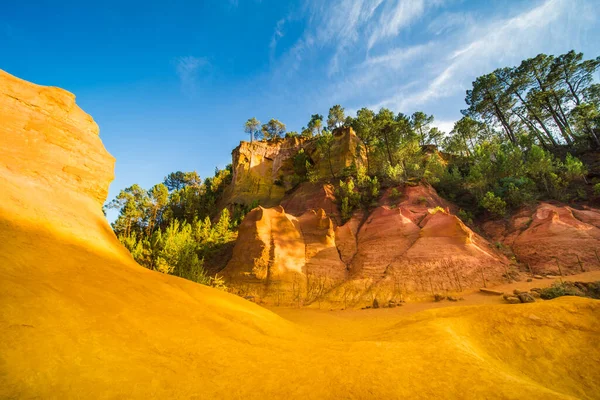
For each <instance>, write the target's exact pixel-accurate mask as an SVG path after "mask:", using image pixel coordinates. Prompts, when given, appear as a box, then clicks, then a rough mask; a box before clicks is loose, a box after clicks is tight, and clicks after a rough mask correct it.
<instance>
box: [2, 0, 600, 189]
mask: <svg viewBox="0 0 600 400" xmlns="http://www.w3.org/2000/svg"><path fill="white" fill-rule="evenodd" d="M93 3H95V4H93ZM598 13H599V12H598V7H597V3H596V1H594V0H536V1H520V0H506V1H500V0H496V1H493V0H491V1H467V0H463V1H461V0H347V1H339V0H327V1H326V0H322V1H316V0H305V1H293V2H284V1H281V0H221V1H217V0H214V1H210V0H206V1H177V0H173V1H169V2H153V1H148V0H146V1H139V2H134V1H126V0H121V1H102V2H82V1H29V2H20V1H5V2H4V4H3V5H2V7H1V11H0V68H1V69H4V70H6V71H8V72H9V73H12V74H14V75H17V76H19V77H21V78H24V79H27V80H30V81H33V82H36V83H39V84H44V85H52V86H59V87H63V88H65V89H67V90H69V91H71V92H73V93H75V94H76V96H77V102H78V104H79V105H80V106H81V107H82V108H83V109H84V110H85V111H87V112H88V113H90V114H91V115H92V116H93V117H94V119H95V120H96V121H97V122H98V124H99V125H100V136H101V138H102V140H103V142H104V144H105V146H106V147H107V149H108V150H109V151H110V152H111V153H112V154H113V155H114V156H115V157H116V159H117V164H116V178H115V181H114V182H113V184H112V185H111V192H110V198H112V197H114V196H115V195H116V194H117V193H118V191H119V190H120V189H123V188H125V187H127V186H129V185H131V184H133V183H139V184H141V185H142V186H144V187H147V188H148V187H150V186H152V185H153V184H155V183H158V182H160V181H161V180H162V179H163V177H164V176H165V175H166V174H168V173H169V172H171V171H176V170H184V171H186V170H197V171H198V172H199V173H200V175H201V176H202V177H207V176H210V175H212V174H213V172H214V168H215V166H218V167H224V166H225V165H226V164H228V163H229V162H230V152H231V150H232V149H233V148H234V147H235V146H237V144H238V143H239V141H240V140H243V139H245V135H244V133H243V128H242V126H243V123H244V122H245V121H246V119H248V118H250V117H253V116H255V117H257V118H258V119H260V120H261V121H263V122H266V121H267V120H268V119H269V118H272V117H274V118H278V119H280V120H281V121H283V122H284V123H286V124H287V127H288V130H300V129H301V127H302V126H303V125H305V124H306V123H307V121H308V119H309V117H310V115H311V114H313V113H317V112H318V113H320V114H326V113H327V111H328V109H329V107H330V106H331V105H333V104H337V103H339V104H341V105H342V106H344V107H346V109H347V110H350V111H352V110H356V109H358V108H360V107H363V106H368V107H372V108H373V109H375V110H377V109H379V108H380V107H388V108H391V109H392V110H394V111H402V112H404V113H412V112H413V111H415V110H423V111H425V112H427V113H430V114H434V115H435V117H436V122H437V124H438V125H439V126H440V127H441V128H442V129H443V130H446V131H447V130H449V129H450V128H451V126H452V122H453V121H455V120H456V119H457V118H459V117H460V109H461V108H464V92H465V90H466V89H467V88H469V86H470V83H471V82H472V81H473V80H474V78H475V77H476V76H478V75H481V74H483V73H487V72H491V71H492V70H493V69H495V68H496V67H501V66H509V65H513V64H516V63H518V62H519V61H520V60H522V59H523V58H527V57H531V56H535V55H536V54H538V53H540V52H545V53H549V54H559V53H561V52H565V51H568V50H570V49H572V48H573V49H576V50H578V51H583V52H584V54H585V55H586V57H587V58H591V57H595V56H598V55H600V40H599V35H600V22H599V20H598V17H599V14H598Z"/></svg>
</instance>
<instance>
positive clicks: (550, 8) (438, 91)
mask: <svg viewBox="0 0 600 400" xmlns="http://www.w3.org/2000/svg"><path fill="white" fill-rule="evenodd" d="M575 3H576V1H569V0H546V1H545V2H543V3H541V4H540V5H538V6H537V7H534V8H531V9H529V10H526V11H524V12H522V13H521V14H518V15H516V16H514V17H512V18H508V19H497V20H492V21H488V22H485V21H478V22H477V24H473V25H471V26H467V27H465V29H464V32H463V34H462V35H460V36H459V37H458V38H456V39H455V42H456V43H457V44H456V45H455V47H452V46H450V49H449V50H446V52H445V54H444V55H443V57H440V54H437V57H438V59H439V60H440V61H439V62H438V65H437V67H436V69H437V72H435V73H434V75H432V76H430V77H428V79H427V80H425V81H424V82H423V83H424V85H423V87H424V89H422V90H419V91H416V92H412V93H409V94H406V93H399V94H397V95H394V96H392V97H390V98H387V99H383V100H382V101H380V102H379V103H377V104H375V105H374V107H376V108H378V107H392V108H395V109H405V108H407V107H414V106H420V105H424V104H426V103H427V102H429V101H432V100H436V99H439V98H443V97H448V96H450V95H452V94H455V93H457V92H461V91H464V90H465V89H466V88H467V87H468V85H469V83H470V81H471V80H472V79H473V78H474V77H475V76H477V75H479V74H482V73H485V72H489V71H491V69H493V68H496V67H498V66H500V65H510V63H516V62H518V61H519V60H521V59H523V58H526V57H531V56H534V55H535V54H532V51H533V52H536V51H539V50H540V48H543V47H544V46H540V44H542V43H547V42H548V41H552V40H553V39H555V38H556V39H559V38H560V36H561V35H564V34H565V32H561V30H560V29H557V28H556V25H557V24H558V23H559V19H561V20H562V19H563V18H564V17H565V16H567V15H568V14H569V12H573V11H574V10H573V8H575V9H576V7H574V6H576V4H575ZM561 23H562V22H561ZM472 38H477V39H475V40H472ZM469 39H471V40H469ZM563 39H564V37H563ZM563 41H564V40H563ZM463 43H465V44H463ZM532 44H533V46H532ZM536 44H537V46H536ZM440 45H441V44H440ZM499 63H500V65H499Z"/></svg>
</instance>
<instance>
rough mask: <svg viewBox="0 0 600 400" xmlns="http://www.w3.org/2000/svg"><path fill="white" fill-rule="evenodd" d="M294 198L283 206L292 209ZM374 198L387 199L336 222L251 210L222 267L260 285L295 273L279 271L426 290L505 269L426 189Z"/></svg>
mask: <svg viewBox="0 0 600 400" xmlns="http://www.w3.org/2000/svg"><path fill="white" fill-rule="evenodd" d="M314 188H317V190H316V191H317V192H318V191H319V190H318V188H319V187H318V186H314ZM299 198H302V197H301V196H297V197H296V199H295V200H291V199H290V200H289V201H288V203H287V204H289V205H292V206H293V205H296V206H297V208H296V211H298V210H300V209H301V204H302V203H301V202H300V201H298V199H299ZM331 201H333V200H331ZM381 202H382V203H386V204H385V205H381V206H379V207H377V208H375V209H374V210H373V211H372V212H371V213H370V214H368V215H366V216H365V215H364V214H363V213H362V212H357V213H356V214H355V215H354V216H353V218H351V219H350V220H349V221H348V222H347V223H346V224H344V225H342V226H337V227H336V226H335V223H334V221H333V220H332V219H331V218H330V217H329V216H328V215H327V213H326V212H325V211H324V210H323V209H318V210H309V211H306V212H304V213H303V214H302V215H301V216H300V217H298V218H296V217H294V216H293V215H290V214H288V213H286V212H284V211H283V207H278V208H274V209H262V208H259V209H256V210H253V211H252V212H251V213H250V214H249V215H248V216H247V217H246V219H245V220H244V222H243V223H242V226H241V227H240V231H239V236H238V242H237V244H236V247H235V249H234V257H233V258H232V260H231V261H230V263H229V265H228V266H227V268H226V269H225V271H224V272H225V273H226V274H227V275H228V276H229V277H230V278H232V280H233V281H235V279H236V276H237V277H238V278H239V279H242V280H243V277H244V276H250V275H252V276H253V277H254V278H255V279H257V281H256V282H266V279H267V278H266V277H267V276H269V277H270V278H273V279H275V280H278V281H279V282H284V283H285V282H287V284H288V285H289V284H290V282H291V281H292V280H293V279H297V276H298V275H293V274H292V275H290V274H286V272H285V271H288V272H296V273H297V274H299V275H300V276H302V277H303V278H302V279H303V280H307V278H308V277H309V276H317V277H325V278H327V279H329V280H331V281H332V282H340V281H343V280H347V279H350V280H363V279H369V280H371V281H373V282H377V281H382V280H391V279H402V280H403V282H404V283H403V285H404V287H406V288H410V289H413V290H426V291H429V290H430V289H429V288H430V287H431V286H434V285H435V287H439V288H443V289H454V288H455V289H462V288H464V287H472V286H482V285H484V284H486V283H489V282H494V281H499V280H500V277H501V276H502V274H503V273H505V271H506V265H507V264H508V260H507V259H506V258H505V257H503V256H502V255H500V254H498V253H497V252H496V251H495V250H494V249H493V247H492V246H491V245H490V243H488V242H487V241H486V240H485V239H483V238H482V237H480V236H479V235H477V234H476V233H474V232H473V231H471V229H469V228H468V227H467V226H466V225H465V224H463V223H462V221H460V219H459V218H458V217H456V216H455V215H453V214H451V213H450V211H449V210H450V209H451V208H452V206H451V205H450V204H448V203H447V202H445V201H444V200H443V199H441V198H440V197H439V196H438V195H437V194H436V193H435V190H433V189H432V188H431V187H429V186H420V187H409V188H406V190H405V191H404V193H403V194H402V196H401V197H400V198H398V199H392V198H391V197H390V196H389V195H388V194H385V195H384V198H383V199H382V201H381ZM436 207H437V208H436ZM273 226H279V228H278V229H277V230H275V229H273V228H272V227H273ZM273 244H274V247H273ZM273 248H274V249H275V250H274V251H273V250H269V249H273ZM276 254H280V256H279V257H277V256H276ZM264 268H271V269H273V271H277V272H276V273H275V272H273V273H267V272H264ZM253 271H254V272H253ZM256 271H262V272H260V273H256ZM484 280H485V282H484ZM425 283H426V285H425ZM453 285H454V286H453Z"/></svg>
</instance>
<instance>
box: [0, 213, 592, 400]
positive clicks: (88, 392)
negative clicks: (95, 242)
mask: <svg viewBox="0 0 600 400" xmlns="http://www.w3.org/2000/svg"><path fill="white" fill-rule="evenodd" d="M0 265H1V266H2V269H1V270H0V300H1V304H2V308H1V311H0V398H44V399H48V398H55V399H66V398H86V399H88V398H115V399H116V398H259V399H265V398H287V399H292V398H302V399H323V398H325V399H328V398H330V399H333V398H336V399H339V398H357V399H359V398H380V399H381V398H385V399H389V398H404V397H407V398H457V399H458V398H461V399H464V398H473V399H475V398H515V399H516V398H522V397H529V398H536V399H543V398H600V368H599V365H600V349H599V348H598V343H599V340H600V318H599V317H600V302H598V301H594V300H587V299H579V298H563V299H558V300H554V301H549V302H540V303H536V304H531V305H481V306H467V307H451V308H445V309H432V310H427V311H423V312H417V313H414V314H411V315H402V313H399V314H397V315H395V316H394V314H393V312H394V310H373V311H360V310H356V311H347V312H345V313H343V312H336V313H330V312H326V311H312V310H308V311H305V310H296V311H294V310H289V309H288V310H283V309H282V310H280V311H281V313H282V314H284V316H285V317H286V318H289V319H295V321H296V322H290V321H288V320H286V319H284V318H282V317H280V316H277V315H276V314H274V313H272V312H270V311H268V310H266V309H264V308H261V307H259V306H257V305H255V304H252V303H249V302H247V301H245V300H243V299H241V298H238V297H235V296H232V295H228V294H225V293H222V292H218V291H216V290H213V289H210V288H207V287H203V286H201V285H197V284H194V283H191V282H187V281H185V280H182V279H178V278H174V277H170V276H164V275H161V274H159V273H156V272H152V271H148V270H145V269H143V268H141V267H139V266H137V265H135V264H134V263H133V262H132V261H130V260H129V259H128V258H127V256H126V255H123V254H122V253H117V252H114V253H109V252H103V251H101V250H98V249H97V250H90V249H89V248H86V247H83V246H82V245H81V244H80V243H77V242H76V241H74V240H73V239H72V238H68V237H66V236H64V237H61V236H55V235H54V233H50V232H45V231H42V230H33V229H27V224H24V223H23V224H19V222H18V221H16V222H14V221H13V222H11V223H8V222H6V220H4V222H2V225H1V226H0ZM285 313H287V315H285ZM386 315H387V318H386ZM306 317H308V318H306Z"/></svg>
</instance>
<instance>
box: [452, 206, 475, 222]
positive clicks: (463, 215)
mask: <svg viewBox="0 0 600 400" xmlns="http://www.w3.org/2000/svg"><path fill="white" fill-rule="evenodd" d="M456 215H457V216H458V218H460V220H461V221H462V222H464V223H465V224H467V225H473V214H471V213H470V212H468V211H465V210H462V209H461V210H458V213H457V214H456Z"/></svg>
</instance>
